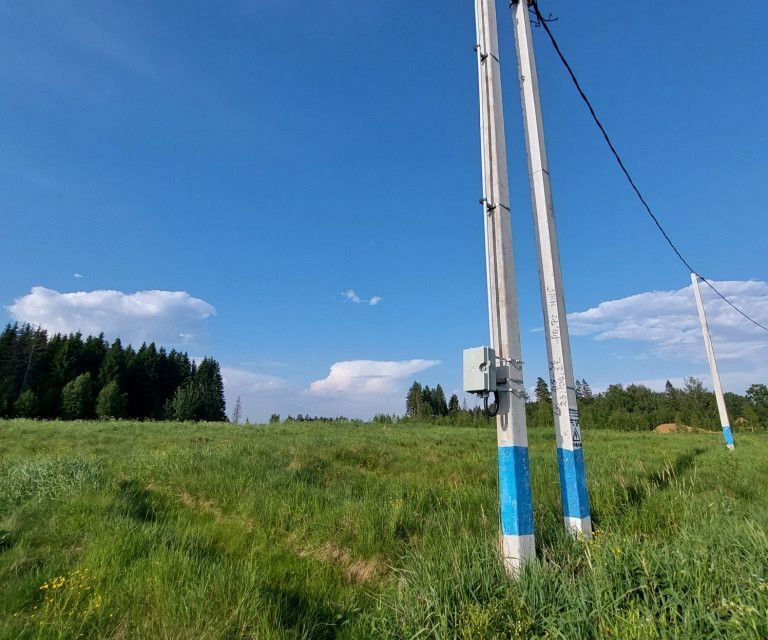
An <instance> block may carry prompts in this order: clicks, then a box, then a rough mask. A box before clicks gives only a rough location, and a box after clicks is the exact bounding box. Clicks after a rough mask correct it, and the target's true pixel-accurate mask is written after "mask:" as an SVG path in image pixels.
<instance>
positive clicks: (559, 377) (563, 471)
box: [512, 0, 592, 538]
mask: <svg viewBox="0 0 768 640" xmlns="http://www.w3.org/2000/svg"><path fill="white" fill-rule="evenodd" d="M512 14H513V19H514V23H515V43H516V47H517V59H518V66H519V73H520V91H521V94H522V102H523V119H524V122H525V136H526V142H527V145H528V170H529V172H530V179H531V195H532V200H533V212H534V224H535V227H536V239H537V241H538V250H539V251H538V253H539V279H540V281H541V300H542V306H543V308H544V327H545V331H546V336H547V353H548V355H549V376H550V381H551V386H552V389H551V391H552V409H553V412H554V416H555V432H556V438H557V462H558V467H559V470H560V494H561V498H562V504H563V516H564V518H565V525H566V527H567V528H568V529H569V530H570V531H571V532H573V533H574V534H576V535H578V536H582V537H585V538H589V537H591V535H592V520H591V517H590V509H589V495H588V494H587V483H586V476H585V472H584V453H583V451H582V448H581V431H580V427H579V410H578V407H577V405H576V387H575V383H574V376H573V364H572V362H571V346H570V341H569V338H568V321H567V317H566V311H565V298H564V296H563V281H562V276H561V274H560V254H559V251H558V248H557V233H556V230H555V218H554V209H553V206H552V191H551V187H550V183H549V167H548V164H547V150H546V147H545V145H544V125H543V121H542V114H541V104H540V102H539V80H538V77H537V75H536V60H535V57H534V52H533V41H532V37H531V22H530V15H529V12H528V2H527V0H518V1H516V2H514V3H513V6H512Z"/></svg>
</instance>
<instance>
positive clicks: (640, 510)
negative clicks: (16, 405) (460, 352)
mask: <svg viewBox="0 0 768 640" xmlns="http://www.w3.org/2000/svg"><path fill="white" fill-rule="evenodd" d="M553 440H554V436H553V434H552V433H551V432H549V431H547V432H544V431H535V432H533V433H532V434H531V467H532V475H533V486H534V494H535V501H536V502H535V504H536V532H537V536H538V538H537V544H538V547H539V549H538V551H539V560H538V561H537V562H536V563H533V564H532V565H530V566H529V568H528V570H527V571H526V573H525V574H524V575H523V576H522V578H521V579H520V580H519V581H517V582H514V583H510V582H509V581H507V580H506V579H505V577H504V575H503V573H502V571H501V569H500V565H499V562H498V559H497V556H496V553H497V551H496V548H497V535H498V534H497V528H498V527H497V515H496V514H497V502H496V501H497V497H496V470H495V454H496V450H495V433H494V432H493V431H492V430H490V429H460V428H437V427H430V426H414V425H411V426H380V425H377V426H371V425H349V426H338V425H331V426H316V425H295V426H285V425H277V426H269V427H250V426H232V425H221V424H168V423H162V424H153V423H145V424H137V423H127V422H115V423H35V422H27V421H9V422H0V638H4V639H5V638H77V637H85V638H115V639H118V638H120V639H122V638H126V639H127V638H139V639H153V638H180V639H181V638H184V639H197V638H205V639H208V638H260V639H261V638H264V639H271V638H275V639H277V638H308V639H309V638H311V639H325V638H454V637H458V638H579V639H588V638H622V639H630V640H631V639H645V638H648V639H651V638H729V639H731V638H766V637H768V535H767V533H766V532H767V531H768V529H767V528H766V527H767V526H768V489H767V486H766V485H767V484H768V465H766V460H767V459H768V436H759V435H753V436H746V435H744V436H741V437H739V439H738V441H737V447H738V448H737V450H736V452H735V453H732V454H728V453H727V452H726V451H725V447H724V446H723V444H722V442H721V438H720V436H719V435H717V434H713V435H711V436H710V435H701V434H670V435H660V434H655V433H642V434H638V433H615V432H604V431H600V432H587V433H585V434H584V440H585V445H584V446H585V452H586V457H587V465H588V466H587V470H588V481H589V488H590V493H591V498H592V504H593V517H594V521H595V525H596V527H597V528H598V533H597V535H596V537H595V540H594V542H592V543H589V544H587V543H584V542H579V541H574V540H571V539H569V538H568V537H566V536H565V535H564V534H563V529H562V526H561V518H560V511H559V496H558V479H557V465H556V459H555V453H554V442H553Z"/></svg>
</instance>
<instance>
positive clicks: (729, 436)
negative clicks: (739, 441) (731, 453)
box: [723, 424, 735, 449]
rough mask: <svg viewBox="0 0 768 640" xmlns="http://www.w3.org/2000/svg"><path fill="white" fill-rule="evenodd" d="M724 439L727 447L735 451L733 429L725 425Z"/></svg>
mask: <svg viewBox="0 0 768 640" xmlns="http://www.w3.org/2000/svg"><path fill="white" fill-rule="evenodd" d="M723 438H724V439H725V446H726V447H728V448H729V449H733V448H734V446H735V443H734V442H733V431H731V427H730V426H729V425H727V424H724V425H723Z"/></svg>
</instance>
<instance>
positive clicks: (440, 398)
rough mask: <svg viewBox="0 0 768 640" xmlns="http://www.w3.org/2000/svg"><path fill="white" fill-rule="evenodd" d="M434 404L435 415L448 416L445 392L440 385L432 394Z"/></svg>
mask: <svg viewBox="0 0 768 640" xmlns="http://www.w3.org/2000/svg"><path fill="white" fill-rule="evenodd" d="M432 403H433V405H434V411H435V415H438V416H447V415H448V405H447V403H446V402H445V392H444V391H443V388H442V387H441V386H440V385H439V384H438V385H437V386H436V387H435V389H434V391H433V392H432Z"/></svg>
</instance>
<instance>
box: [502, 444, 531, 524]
mask: <svg viewBox="0 0 768 640" xmlns="http://www.w3.org/2000/svg"><path fill="white" fill-rule="evenodd" d="M499 498H500V503H501V531H502V533H503V534H504V535H505V536H527V535H531V534H532V533H533V500H532V499H531V472H530V466H529V464H528V447H499Z"/></svg>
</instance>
